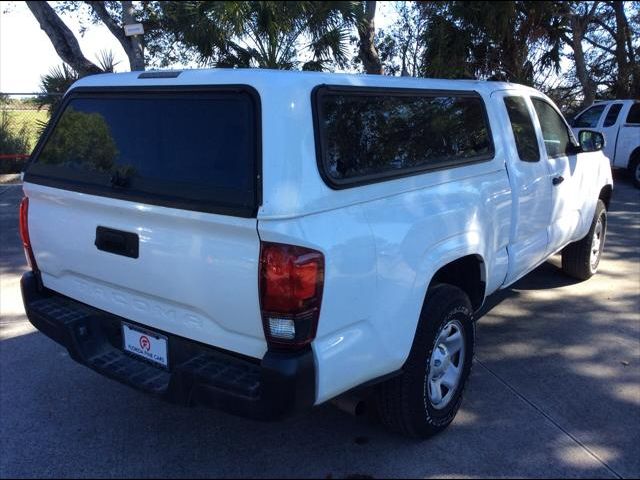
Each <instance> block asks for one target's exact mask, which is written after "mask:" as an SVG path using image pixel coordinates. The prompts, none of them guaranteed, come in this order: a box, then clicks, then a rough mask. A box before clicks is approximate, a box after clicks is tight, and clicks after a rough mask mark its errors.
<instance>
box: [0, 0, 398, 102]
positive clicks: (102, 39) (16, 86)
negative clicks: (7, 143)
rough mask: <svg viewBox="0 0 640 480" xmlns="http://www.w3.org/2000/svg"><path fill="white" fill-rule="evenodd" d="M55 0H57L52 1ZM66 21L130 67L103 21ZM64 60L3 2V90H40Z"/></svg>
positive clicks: (92, 45) (383, 8)
mask: <svg viewBox="0 0 640 480" xmlns="http://www.w3.org/2000/svg"><path fill="white" fill-rule="evenodd" d="M49 3H55V2H49ZM393 16H394V9H393V6H392V5H391V3H390V2H378V11H377V12H376V27H378V28H384V27H386V26H387V25H389V24H390V23H391V22H392V21H393ZM62 19H63V21H64V22H65V23H66V24H67V26H68V27H69V28H70V29H71V31H72V32H73V33H74V34H75V35H76V38H77V39H78V42H79V43H80V48H81V49H82V52H83V53H84V55H85V57H87V58H88V59H89V60H91V61H94V62H95V61H96V56H97V55H98V54H99V52H100V51H101V50H107V51H108V50H111V51H112V52H113V54H114V57H115V59H116V61H119V62H120V63H119V64H118V65H117V66H116V69H115V70H116V71H117V72H122V71H126V70H128V69H129V63H128V61H127V57H126V55H125V53H124V50H123V49H122V46H121V45H120V44H119V43H118V41H117V40H116V39H115V37H114V36H113V35H111V33H110V32H109V30H108V29H107V27H105V26H104V25H101V24H100V25H91V26H89V28H87V30H86V32H85V34H84V36H82V37H81V36H80V35H79V33H78V32H79V31H80V24H79V22H78V21H77V19H76V18H74V16H73V15H65V16H63V17H62ZM61 63H62V61H61V60H60V58H59V57H58V54H57V53H56V51H55V50H54V48H53V45H52V44H51V42H50V41H49V37H47V35H46V34H45V33H44V32H43V31H42V30H41V29H40V25H39V24H38V22H37V21H36V19H35V18H34V17H33V15H32V14H31V12H30V11H29V9H28V8H27V6H26V4H24V3H23V2H0V92H3V93H31V92H37V91H38V90H39V84H40V76H41V75H43V74H45V73H47V72H48V71H49V70H50V69H51V68H52V67H55V66H57V65H60V64H61Z"/></svg>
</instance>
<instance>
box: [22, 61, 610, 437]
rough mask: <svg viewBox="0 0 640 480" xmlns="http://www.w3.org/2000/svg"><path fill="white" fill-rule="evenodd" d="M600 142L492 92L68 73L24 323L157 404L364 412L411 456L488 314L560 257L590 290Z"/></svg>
mask: <svg viewBox="0 0 640 480" xmlns="http://www.w3.org/2000/svg"><path fill="white" fill-rule="evenodd" d="M602 145H603V139H602V135H600V134H599V133H594V132H589V131H584V132H582V133H581V138H580V143H578V142H577V141H576V140H575V139H574V137H573V134H572V132H571V129H570V128H569V126H568V125H567V123H566V122H565V120H564V118H563V117H562V115H561V114H560V112H559V111H558V109H557V108H556V107H555V106H554V104H553V103H552V102H551V101H550V100H549V99H548V98H546V97H545V96H544V95H542V94H541V93H539V92H538V91H536V90H533V89H531V88H527V87H523V86H518V85H514V84H508V83H497V82H481V81H452V80H431V79H413V78H391V77H384V76H356V75H335V74H327V73H313V72H279V71H263V70H240V69H238V70H191V71H173V72H146V73H136V72H134V73H123V74H108V75H95V76H90V77H86V78H83V79H82V80H80V81H78V82H77V83H76V84H75V85H74V86H73V87H72V88H71V89H70V90H69V92H67V94H66V95H65V98H64V100H63V104H62V107H61V108H60V110H59V111H58V112H57V113H56V115H55V116H54V118H53V119H52V121H51V122H50V126H49V128H48V129H47V131H46V132H45V134H44V135H43V137H42V138H41V140H40V142H39V144H38V146H37V147H36V149H35V151H34V154H33V155H32V158H31V161H30V164H29V166H28V167H27V169H26V172H25V176H24V194H25V198H24V200H23V202H22V204H21V208H20V232H21V236H22V240H23V244H24V249H25V253H26V257H27V260H28V262H29V264H30V266H31V271H30V272H28V273H26V274H25V275H24V277H23V279H22V293H23V300H24V304H25V308H26V312H27V315H28V317H29V319H30V321H31V322H32V323H33V325H35V326H36V327H37V328H38V329H39V330H41V331H42V332H43V333H44V334H46V335H48V336H49V337H51V338H52V339H54V340H56V341H57V342H59V343H60V344H62V345H64V346H65V347H66V348H67V349H68V351H69V353H70V355H71V357H72V358H73V359H75V360H77V361H78V362H80V363H82V364H84V365H86V366H88V367H90V368H92V369H94V370H95V371H97V372H99V373H101V374H103V375H106V376H107V377H110V378H112V379H115V380H118V381H120V382H123V383H126V384H128V385H131V386H133V387H135V388H138V389H140V390H143V391H146V392H149V393H152V394H155V395H157V396H159V397H162V398H164V399H167V400H170V401H173V402H177V403H180V404H185V405H192V404H201V405H208V406H214V407H217V408H221V409H224V410H226V411H229V412H232V413H235V414H239V415H244V416H249V417H253V418H261V419H273V418H278V417H281V416H283V415H286V414H289V413H292V412H296V411H300V410H304V409H307V408H310V407H312V406H313V405H318V404H322V403H323V402H327V401H329V400H334V402H335V403H337V404H342V405H343V406H346V405H352V406H353V405H356V404H357V402H355V401H353V399H359V398H362V397H363V396H364V395H365V394H366V395H369V397H368V398H370V399H371V400H372V402H373V403H374V404H375V405H376V406H377V408H378V409H379V412H380V417H381V419H382V421H383V423H384V424H386V425H387V426H389V427H390V428H392V429H394V430H396V431H399V432H402V433H404V434H407V435H412V436H416V437H426V436H429V435H432V434H434V433H436V432H438V431H440V430H442V429H443V428H445V427H446V426H447V425H448V424H449V423H450V422H451V421H452V420H453V418H454V416H455V414H456V412H457V410H458V407H459V406H460V402H461V400H462V392H463V389H464V385H465V383H466V380H467V377H468V376H469V372H470V369H471V364H472V358H473V352H474V342H475V326H474V320H475V318H474V315H475V312H477V311H478V309H479V308H480V307H481V306H482V304H483V302H484V300H485V298H486V297H487V296H488V295H490V294H492V293H493V292H495V291H496V290H498V289H501V288H505V287H507V286H509V285H510V284H512V283H513V282H515V281H516V280H518V279H519V278H521V277H522V276H523V275H525V274H526V273H527V272H530V271H531V270H533V269H534V268H535V267H536V266H538V265H540V264H541V263H542V262H544V261H545V260H546V259H547V258H549V257H550V256H551V255H553V254H554V253H556V252H559V251H562V266H563V269H564V270H565V272H566V273H567V274H569V275H573V276H575V277H577V278H579V279H587V278H589V277H590V276H592V275H593V274H594V273H595V272H596V270H597V268H598V264H599V261H600V256H601V253H602V248H603V245H604V239H605V232H606V226H607V208H608V206H609V202H610V199H611V194H612V178H611V169H610V166H609V162H608V160H607V159H606V157H605V156H604V155H603V153H602V151H599V150H600V149H601V148H602ZM514 320H517V319H514ZM489 341H490V339H489ZM51 361H52V362H54V363H55V362H59V361H64V360H61V359H60V357H56V358H52V359H51ZM52 366H53V364H52ZM350 399H351V400H350ZM114 400H115V401H117V399H114ZM345 408H346V407H345Z"/></svg>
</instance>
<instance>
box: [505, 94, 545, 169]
mask: <svg viewBox="0 0 640 480" xmlns="http://www.w3.org/2000/svg"><path fill="white" fill-rule="evenodd" d="M504 104H505V106H506V107H507V112H508V113H509V121H510V122H511V130H513V137H514V139H515V141H516V148H517V150H518V157H519V158H520V160H522V161H523V162H537V161H538V160H540V149H539V148H538V138H537V137H536V129H535V127H534V126H533V121H532V120H531V115H530V114H529V109H528V108H527V104H526V102H525V100H524V98H522V97H505V98H504Z"/></svg>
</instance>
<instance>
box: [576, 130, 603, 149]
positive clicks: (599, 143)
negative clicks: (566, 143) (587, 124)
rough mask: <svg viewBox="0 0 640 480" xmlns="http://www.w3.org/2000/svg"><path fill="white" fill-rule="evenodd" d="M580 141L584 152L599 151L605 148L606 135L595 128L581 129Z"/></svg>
mask: <svg viewBox="0 0 640 480" xmlns="http://www.w3.org/2000/svg"><path fill="white" fill-rule="evenodd" d="M578 142H579V143H580V148H581V149H582V151H583V152H597V151H599V150H602V149H603V148H604V135H602V134H601V133H600V132H594V131H593V130H581V131H580V134H579V135H578Z"/></svg>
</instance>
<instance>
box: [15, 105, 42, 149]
mask: <svg viewBox="0 0 640 480" xmlns="http://www.w3.org/2000/svg"><path fill="white" fill-rule="evenodd" d="M7 112H9V117H10V119H11V130H13V131H14V132H16V133H17V132H19V131H20V129H22V127H23V126H26V127H27V132H28V138H29V148H31V149H33V147H35V146H36V143H37V142H38V137H39V132H40V126H39V125H38V123H37V122H38V120H41V121H43V122H46V121H48V120H49V112H47V111H46V110H7Z"/></svg>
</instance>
